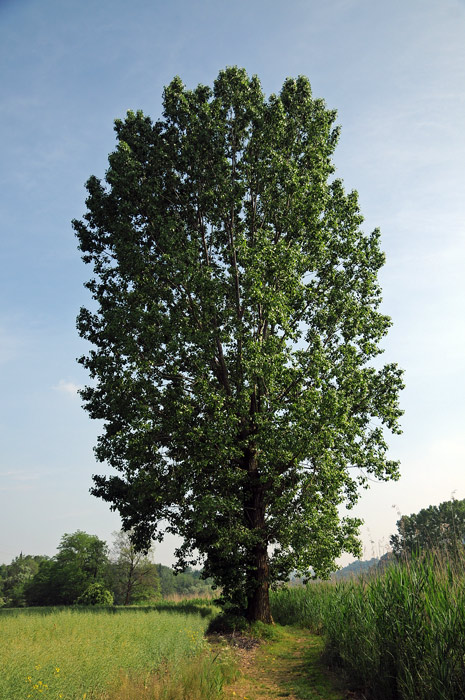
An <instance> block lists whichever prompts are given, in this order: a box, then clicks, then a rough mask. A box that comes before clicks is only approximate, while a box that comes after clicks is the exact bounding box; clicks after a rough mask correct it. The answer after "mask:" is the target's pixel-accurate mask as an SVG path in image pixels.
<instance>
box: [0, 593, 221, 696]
mask: <svg viewBox="0 0 465 700" xmlns="http://www.w3.org/2000/svg"><path fill="white" fill-rule="evenodd" d="M160 608H161V609H155V608H142V609H141V608H130V609H121V608H119V609H118V608H117V609H103V608H101V609H95V610H89V609H85V610H84V609H82V608H75V609H70V608H68V609H53V608H52V609H47V608H39V609H37V608H36V609H26V610H9V611H7V610H5V611H1V612H0V648H1V649H2V653H1V658H0V697H1V698H2V700H22V699H23V698H25V699H26V698H39V697H41V698H44V699H49V700H59V699H63V700H78V699H79V700H90V699H92V700H94V699H98V700H104V699H106V698H113V697H126V696H127V697H130V695H125V693H129V692H131V693H133V692H134V688H135V687H137V688H138V690H137V697H143V696H144V692H147V697H148V696H149V693H150V698H155V697H158V695H157V694H156V693H157V689H156V688H155V686H159V690H160V693H162V692H163V693H164V695H163V697H168V694H167V693H168V690H167V687H166V686H167V684H166V682H165V683H162V682H161V680H160V679H161V678H163V677H165V676H170V678H171V679H172V681H173V684H174V686H176V687H178V688H179V689H180V687H181V686H182V685H183V684H184V685H185V684H186V682H187V683H192V682H193V679H192V678H191V679H190V680H189V679H188V678H186V677H184V676H185V675H186V665H188V666H190V667H195V668H196V679H195V682H196V683H197V685H199V683H201V682H202V672H201V671H202V669H203V672H204V674H203V675H205V673H207V675H209V678H203V682H204V683H206V684H207V685H208V684H210V685H212V688H211V689H210V690H208V691H205V688H204V689H203V690H202V688H197V689H195V688H193V689H192V697H193V698H195V697H197V695H198V697H199V698H200V697H216V695H217V694H218V693H216V695H215V694H214V693H213V691H214V690H215V687H216V689H217V691H218V692H219V691H220V690H221V685H222V679H221V673H219V671H221V668H220V666H221V659H220V661H218V660H216V663H215V664H213V662H212V660H211V659H210V658H209V653H208V650H207V645H206V642H205V639H204V633H205V629H206V627H207V625H208V622H209V618H210V616H211V614H212V613H213V608H211V607H206V606H205V607H201V606H195V605H192V604H191V605H185V606H173V605H171V606H169V605H165V606H160ZM163 608H166V609H163ZM223 665H224V664H223ZM210 667H211V668H210ZM183 674H184V676H183ZM212 675H213V676H215V678H213V679H212ZM181 676H183V677H182V678H181ZM162 686H163V688H162ZM125 688H126V690H124V689H125ZM131 688H132V690H130V689H131ZM198 693H202V694H201V695H199V694H198ZM133 697H135V696H133ZM160 697H161V695H160ZM173 697H174V696H173Z"/></svg>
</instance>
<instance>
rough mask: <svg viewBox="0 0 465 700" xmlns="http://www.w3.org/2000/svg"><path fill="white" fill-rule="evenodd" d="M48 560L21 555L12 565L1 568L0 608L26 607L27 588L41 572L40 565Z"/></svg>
mask: <svg viewBox="0 0 465 700" xmlns="http://www.w3.org/2000/svg"><path fill="white" fill-rule="evenodd" d="M46 558H47V557H42V556H31V555H26V556H24V555H23V554H22V553H21V554H20V555H19V557H15V558H14V559H13V561H12V562H11V563H10V564H3V565H1V566H0V607H2V606H6V607H12V608H17V607H24V606H25V605H26V595H25V590H26V587H27V585H28V584H29V582H30V581H31V579H32V578H33V577H34V576H35V574H36V573H37V571H38V570H39V565H40V563H41V562H42V561H45V560H46Z"/></svg>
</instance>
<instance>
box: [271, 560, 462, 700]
mask: <svg viewBox="0 0 465 700" xmlns="http://www.w3.org/2000/svg"><path fill="white" fill-rule="evenodd" d="M272 610H273V616H274V618H275V620H276V621H277V622H280V623H283V624H300V625H302V626H305V627H308V628H309V629H311V630H313V631H315V632H321V633H322V634H323V635H324V636H325V639H326V652H325V655H326V658H327V659H328V660H329V662H330V663H331V664H332V665H333V666H336V667H339V668H341V669H343V671H344V672H345V674H346V675H347V678H348V679H349V681H350V682H351V684H352V686H353V689H356V690H359V691H361V692H362V693H363V694H364V696H365V697H366V698H372V699H376V700H463V698H464V697H465V567H464V561H463V559H462V560H459V561H457V560H455V561H452V560H447V559H445V558H444V557H441V556H438V555H433V554H429V555H427V556H424V557H422V558H417V559H414V560H411V561H409V562H404V563H402V564H398V565H393V566H391V567H389V568H388V569H387V570H386V571H385V572H384V573H379V574H375V575H372V576H370V577H364V578H361V579H358V580H351V581H347V582H340V583H336V584H328V583H321V584H309V585H308V586H307V587H305V588H300V589H299V588H293V589H288V590H281V591H277V592H276V593H275V594H274V595H273V598H272Z"/></svg>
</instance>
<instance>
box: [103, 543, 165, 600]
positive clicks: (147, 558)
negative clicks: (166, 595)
mask: <svg viewBox="0 0 465 700" xmlns="http://www.w3.org/2000/svg"><path fill="white" fill-rule="evenodd" d="M113 536H114V542H113V548H112V552H111V568H110V570H111V583H112V589H113V591H114V594H115V603H116V604H117V605H133V604H136V603H151V602H155V601H157V600H159V599H160V598H161V587H160V578H159V576H158V570H157V566H156V564H155V563H154V562H153V559H152V556H153V552H152V551H151V552H150V553H149V555H146V554H143V553H142V552H140V551H137V550H136V548H135V546H134V544H133V542H132V541H131V538H130V533H128V532H124V531H122V532H115V533H113Z"/></svg>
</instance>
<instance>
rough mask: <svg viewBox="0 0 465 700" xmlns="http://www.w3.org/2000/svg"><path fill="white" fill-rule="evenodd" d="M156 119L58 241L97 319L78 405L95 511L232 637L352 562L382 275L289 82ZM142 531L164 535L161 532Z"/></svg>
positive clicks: (388, 424)
mask: <svg viewBox="0 0 465 700" xmlns="http://www.w3.org/2000/svg"><path fill="white" fill-rule="evenodd" d="M163 105H164V111H163V117H162V118H161V119H160V120H158V121H156V122H152V121H151V119H150V118H149V117H147V116H145V115H144V114H143V113H142V112H137V113H133V112H128V114H127V117H126V119H125V120H116V122H115V129H116V135H117V139H118V145H117V148H116V150H115V151H114V152H113V153H112V154H111V155H110V156H109V168H108V170H107V173H106V176H105V181H104V182H101V181H100V180H98V179H97V178H96V177H91V178H90V179H89V180H88V182H87V190H88V198H87V208H88V211H87V213H86V214H85V216H84V217H83V220H82V221H74V222H73V223H74V228H75V230H76V233H77V236H78V239H79V248H80V250H81V251H82V254H83V260H84V262H86V263H89V264H92V265H93V271H94V274H93V278H92V279H91V280H90V281H89V282H88V283H87V287H88V289H89V290H90V292H91V293H92V296H93V299H94V303H93V304H92V307H91V309H81V312H80V314H79V317H78V328H79V333H80V335H81V336H82V337H83V338H86V339H87V340H89V341H90V342H91V343H92V344H93V346H94V347H93V349H91V350H90V351H89V353H88V355H87V356H85V357H83V358H81V360H80V362H81V363H82V364H83V365H84V367H86V368H87V369H88V370H89V372H90V376H91V377H92V379H93V380H94V383H93V384H92V385H91V386H89V387H87V388H85V389H84V390H83V391H82V396H83V399H84V405H85V408H86V410H87V411H88V412H89V414H90V416H91V417H92V418H97V419H101V420H103V421H104V428H103V433H102V435H101V436H100V438H99V440H98V445H97V447H96V455H97V458H98V459H99V460H101V461H102V462H107V463H108V464H109V465H110V466H111V467H112V468H113V469H114V470H115V472H116V473H115V474H114V475H111V476H102V475H96V476H94V487H93V489H92V491H93V493H94V494H95V495H96V496H99V497H101V498H103V499H104V500H106V501H108V502H109V503H110V504H111V507H112V508H113V509H117V510H118V511H119V513H120V515H121V517H122V522H123V527H124V528H125V529H127V530H131V531H132V533H133V538H134V542H135V543H136V545H137V546H140V547H147V546H148V545H149V543H150V540H151V538H153V537H158V538H159V539H160V538H161V537H162V535H163V528H164V529H165V530H167V531H168V532H172V533H177V534H179V535H180V536H181V537H182V538H183V544H182V546H181V547H180V548H179V550H178V551H177V555H178V559H179V565H180V566H184V565H187V564H188V563H196V558H197V556H200V558H201V559H202V562H203V566H204V573H205V575H206V576H212V577H213V578H214V579H215V581H216V583H217V584H218V585H220V586H221V587H222V588H223V595H224V596H225V598H226V599H228V600H230V601H233V602H234V603H235V604H237V605H238V606H239V607H240V608H241V609H242V610H243V611H244V612H245V613H246V615H247V616H248V618H249V619H250V620H263V621H265V622H270V621H271V615H270V609H269V587H270V585H271V584H273V583H274V582H276V581H278V580H282V579H285V578H286V577H287V576H288V574H289V573H290V572H291V571H292V570H297V571H299V572H301V573H304V572H307V573H308V571H310V570H312V571H313V572H315V573H316V574H319V575H325V574H327V573H328V572H329V571H330V570H331V569H332V568H333V566H334V560H335V558H336V557H337V556H339V555H340V554H341V552H342V551H349V552H352V553H354V554H356V553H358V552H359V542H358V539H357V532H358V527H359V525H360V521H359V520H358V519H355V518H341V517H340V515H339V507H340V505H341V504H342V503H345V504H347V505H348V506H349V507H350V506H352V505H353V504H354V503H355V502H356V500H357V493H358V488H359V486H360V485H363V484H365V483H366V479H367V476H368V475H370V474H372V475H374V476H375V477H376V478H378V479H381V480H387V479H391V478H396V477H397V476H398V464H397V462H394V461H391V460H389V459H388V458H387V444H386V439H385V432H386V430H387V431H391V432H394V433H396V432H400V431H399V427H398V419H399V416H400V413H401V411H400V410H399V407H398V394H399V391H400V389H401V388H402V378H401V371H400V370H399V369H398V367H397V366H396V365H395V364H386V365H384V366H380V364H379V362H377V363H374V362H373V359H374V358H375V357H376V356H377V355H378V354H379V353H380V352H381V349H380V346H379V343H380V341H381V339H382V338H383V336H384V335H385V334H386V332H387V330H388V328H389V326H390V319H389V318H388V317H387V316H385V315H384V314H382V313H380V312H379V310H378V309H379V305H380V302H381V295H380V288H379V286H378V282H377V273H378V270H379V269H380V267H381V266H382V265H383V262H384V255H383V253H382V252H381V250H380V235H379V232H378V231H377V230H375V231H374V232H373V233H371V234H365V233H364V232H363V231H362V229H361V224H362V221H363V219H362V216H361V214H360V211H359V208H358V203H357V193H356V192H350V193H348V194H347V193H345V191H344V188H343V185H342V183H341V181H340V180H339V179H336V178H335V177H334V176H333V173H334V167H333V165H332V162H331V156H332V154H333V151H334V149H335V146H336V142H337V139H338V133H339V132H338V128H337V127H335V126H334V121H335V117H336V114H335V112H334V111H331V110H328V109H327V108H326V106H325V103H324V101H323V100H321V99H314V98H313V97H312V93H311V89H310V84H309V82H308V80H307V79H306V78H305V77H299V78H298V79H297V80H293V79H287V80H286V81H285V83H284V85H283V87H282V90H281V92H280V94H279V95H271V96H270V97H269V98H268V99H265V97H264V94H263V92H262V90H261V87H260V82H259V80H258V78H257V77H256V76H254V77H252V78H249V77H248V76H247V74H246V72H245V71H244V70H242V69H238V68H227V69H226V70H224V71H221V72H220V74H219V76H218V78H217V79H216V80H215V82H214V84H213V88H210V87H206V86H204V85H199V86H198V87H197V88H196V89H195V90H187V89H186V88H185V87H184V85H183V83H182V82H181V80H180V79H179V78H175V79H174V80H173V81H172V82H171V83H170V85H169V86H168V87H167V88H165V91H164V98H163ZM160 527H161V528H162V530H160Z"/></svg>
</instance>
